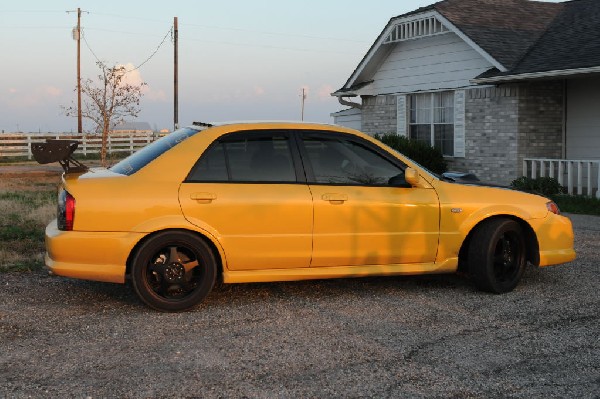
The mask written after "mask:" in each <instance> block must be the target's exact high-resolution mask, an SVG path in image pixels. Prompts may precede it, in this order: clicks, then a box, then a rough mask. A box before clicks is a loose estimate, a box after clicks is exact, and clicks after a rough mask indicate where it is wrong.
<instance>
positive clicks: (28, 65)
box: [0, 0, 434, 133]
mask: <svg viewBox="0 0 600 399" xmlns="http://www.w3.org/2000/svg"><path fill="white" fill-rule="evenodd" d="M433 2H434V0H401V1H400V0H377V1H372V2H366V1H356V0H344V1H342V0H286V1H283V0H251V1H242V0H229V1H224V0H221V1H214V0H211V1H206V0H196V1H191V0H171V1H164V0H163V1H160V2H159V1H154V0H146V1H138V0H129V1H122V0H118V1H117V0H103V1H97V0H96V1H91V0H80V1H78V2H75V1H69V0H52V1H47V0H21V1H19V2H16V1H8V0H0V37H1V39H0V54H2V59H1V61H0V72H1V73H0V132H6V133H8V132H15V131H22V132H73V131H76V130H77V119H76V118H73V117H68V116H66V115H65V113H64V111H63V109H64V108H65V107H68V106H72V105H75V104H76V91H75V88H76V82H77V79H76V76H77V75H76V74H77V45H76V43H77V42H76V41H75V40H73V36H72V30H73V28H74V27H75V26H76V24H77V13H76V10H77V8H78V7H79V8H81V10H82V11H83V12H82V17H81V26H82V32H83V40H82V41H81V76H82V78H92V79H93V78H96V77H97V75H98V74H99V72H100V69H99V68H98V66H97V65H96V62H97V61H102V62H104V63H105V64H107V65H127V66H128V69H134V68H135V67H137V66H140V65H141V66H140V67H139V69H136V70H135V71H133V72H130V73H129V75H128V80H129V81H131V82H134V83H135V82H145V83H146V84H147V86H145V88H144V95H143V97H142V100H141V113H140V115H139V117H138V118H137V119H136V120H135V121H137V122H148V123H150V126H152V127H153V128H156V129H172V128H173V125H174V116H173V92H174V88H173V87H174V85H173V74H174V73H173V56H174V54H173V53H174V51H173V50H174V46H173V42H172V38H171V33H170V32H171V29H172V27H173V20H174V17H177V18H178V33H179V34H178V37H179V41H178V43H179V45H178V59H179V99H178V103H179V125H180V126H186V125H189V124H191V123H192V122H194V121H232V120H300V118H301V93H302V89H303V88H304V89H305V91H306V93H307V95H306V100H305V108H304V119H305V120H307V121H315V122H326V123H331V122H333V118H332V117H331V116H330V114H331V113H332V112H335V111H338V110H340V109H344V108H345V107H344V106H342V105H341V104H339V103H338V101H337V99H336V98H335V97H332V96H331V95H330V94H331V93H332V92H333V91H335V90H336V89H339V88H341V87H342V86H343V84H344V83H345V82H346V80H347V79H348V78H349V77H350V74H351V73H352V72H353V71H354V69H355V68H356V66H357V65H358V63H359V62H360V60H361V59H362V57H363V56H364V55H365V54H366V52H367V51H368V49H369V47H370V46H371V45H372V44H373V42H374V41H375V39H376V38H377V36H378V35H379V34H380V33H381V31H382V30H383V28H384V27H385V25H386V24H387V22H388V21H389V19H390V18H392V17H394V16H397V15H400V14H404V13H406V12H409V11H412V10H414V9H416V8H418V7H422V6H426V5H428V4H431V3H433ZM67 11H73V12H67ZM92 129H93V125H92V124H91V123H89V122H86V121H85V120H84V130H86V131H91V130H92Z"/></svg>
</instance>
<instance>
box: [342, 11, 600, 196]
mask: <svg viewBox="0 0 600 399" xmlns="http://www.w3.org/2000/svg"><path fill="white" fill-rule="evenodd" d="M332 95H333V96H337V97H338V99H339V101H340V103H342V104H343V105H346V106H349V107H350V108H348V109H345V110H343V111H340V112H337V113H334V114H332V116H333V117H334V121H335V123H338V124H341V125H346V126H349V127H354V128H357V127H359V128H360V129H361V130H363V131H364V132H366V133H370V134H374V133H389V132H395V133H397V134H399V135H404V136H409V137H411V138H413V139H416V140H422V141H424V142H427V143H429V144H431V145H433V146H435V147H437V148H439V149H440V150H442V152H443V153H444V155H445V156H446V157H447V160H448V163H449V165H450V168H451V169H453V170H461V171H468V172H472V173H475V174H476V175H478V176H479V177H480V178H481V179H485V180H488V181H495V182H498V183H502V184H509V183H510V182H511V181H512V180H513V179H515V178H517V177H518V176H521V175H523V174H528V175H535V176H540V175H541V176H550V177H556V178H558V179H559V181H560V182H561V183H562V184H564V185H570V186H569V189H570V191H573V190H577V192H579V193H580V194H581V193H583V194H588V195H591V194H592V193H596V191H597V188H598V185H599V184H600V182H599V180H600V177H599V176H598V166H599V165H600V1H599V0H574V1H567V2H562V3H548V2H539V1H530V0H444V1H440V2H437V3H435V4H432V5H430V6H427V7H423V8H419V9H417V10H415V11H412V12H409V13H406V14H403V15H400V16H397V17H394V18H392V19H390V21H389V22H388V24H387V25H386V26H385V28H384V29H383V31H382V32H381V34H380V35H379V37H377V39H376V40H375V42H374V43H373V45H372V46H371V48H370V49H369V50H368V52H367V54H366V55H365V56H364V58H363V59H362V61H361V62H360V63H359V64H358V66H357V67H356V69H355V70H354V72H353V73H352V75H351V76H350V78H349V79H348V80H347V82H346V83H345V84H344V86H343V87H341V88H340V89H339V90H337V91H336V92H334V93H332ZM581 161H586V162H581Z"/></svg>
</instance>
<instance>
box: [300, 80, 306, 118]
mask: <svg viewBox="0 0 600 399" xmlns="http://www.w3.org/2000/svg"><path fill="white" fill-rule="evenodd" d="M301 98H302V113H301V118H302V119H300V120H302V121H303V120H304V100H306V91H305V89H304V87H303V88H302V97H301Z"/></svg>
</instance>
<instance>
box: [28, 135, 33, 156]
mask: <svg viewBox="0 0 600 399" xmlns="http://www.w3.org/2000/svg"><path fill="white" fill-rule="evenodd" d="M32 156H33V153H32V152H31V135H30V134H28V135H27V159H31V157H32Z"/></svg>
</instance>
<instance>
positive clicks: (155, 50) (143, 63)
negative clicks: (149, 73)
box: [82, 26, 173, 73]
mask: <svg viewBox="0 0 600 399" xmlns="http://www.w3.org/2000/svg"><path fill="white" fill-rule="evenodd" d="M172 32H173V27H172V26H171V27H170V28H169V30H168V31H167V33H166V34H165V36H164V37H163V38H162V40H161V42H160V43H159V45H158V46H157V47H156V49H154V51H153V52H152V53H150V55H149V56H148V57H147V58H146V59H145V60H144V61H142V62H141V63H140V64H138V65H137V66H136V67H134V68H133V69H129V70H126V71H125V73H129V72H133V71H136V70H138V69H140V68H141V67H142V66H144V65H145V64H146V63H148V62H149V61H150V60H151V59H152V58H154V56H155V55H156V53H158V50H160V48H161V47H162V46H163V45H164V44H165V42H166V41H167V38H168V37H169V36H170V35H172ZM82 33H83V35H82V38H83V42H84V43H85V46H86V47H87V48H88V50H90V52H91V53H92V55H93V56H94V58H95V59H96V61H97V62H98V63H99V64H100V65H102V68H107V65H106V63H104V61H102V60H100V58H98V56H97V55H96V53H95V52H94V50H92V47H91V46H90V44H89V42H88V41H87V39H86V35H85V31H82Z"/></svg>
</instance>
